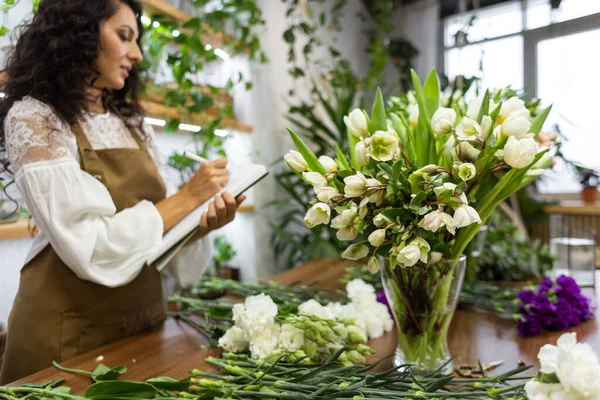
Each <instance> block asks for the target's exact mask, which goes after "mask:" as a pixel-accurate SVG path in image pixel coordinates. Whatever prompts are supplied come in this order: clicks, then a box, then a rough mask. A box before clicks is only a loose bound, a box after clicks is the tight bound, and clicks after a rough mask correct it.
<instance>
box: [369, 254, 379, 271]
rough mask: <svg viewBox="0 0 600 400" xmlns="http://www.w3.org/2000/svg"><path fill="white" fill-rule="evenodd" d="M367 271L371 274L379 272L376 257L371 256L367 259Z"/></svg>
mask: <svg viewBox="0 0 600 400" xmlns="http://www.w3.org/2000/svg"><path fill="white" fill-rule="evenodd" d="M367 269H368V270H369V272H370V273H372V274H376V273H377V272H379V260H378V259H377V257H375V256H372V257H371V258H369V262H368V263H367Z"/></svg>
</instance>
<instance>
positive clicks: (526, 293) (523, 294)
mask: <svg viewBox="0 0 600 400" xmlns="http://www.w3.org/2000/svg"><path fill="white" fill-rule="evenodd" d="M533 296H535V293H533V291H532V290H521V291H520V292H519V294H518V295H517V298H518V299H519V300H521V303H523V304H529V303H531V302H532V300H533Z"/></svg>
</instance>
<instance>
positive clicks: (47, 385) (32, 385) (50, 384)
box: [21, 378, 66, 389]
mask: <svg viewBox="0 0 600 400" xmlns="http://www.w3.org/2000/svg"><path fill="white" fill-rule="evenodd" d="M65 380H66V379H64V378H62V379H55V380H52V381H47V382H44V383H40V384H39V385H36V384H35V383H24V384H23V385H21V386H23V387H28V388H35V389H46V388H50V389H52V388H55V387H57V386H60V385H62V384H63V383H64V382H65Z"/></svg>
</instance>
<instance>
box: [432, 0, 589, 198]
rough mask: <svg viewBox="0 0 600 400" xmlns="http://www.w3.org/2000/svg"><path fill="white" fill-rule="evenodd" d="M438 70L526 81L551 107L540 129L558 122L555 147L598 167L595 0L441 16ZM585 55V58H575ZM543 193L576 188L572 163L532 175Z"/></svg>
mask: <svg viewBox="0 0 600 400" xmlns="http://www.w3.org/2000/svg"><path fill="white" fill-rule="evenodd" d="M443 23H444V50H443V52H444V54H443V55H444V72H445V73H446V75H447V76H448V77H449V78H450V79H454V78H455V77H456V76H458V75H464V76H467V77H471V76H476V77H478V78H480V80H481V81H480V83H479V84H480V86H481V87H488V88H498V87H504V86H511V87H512V88H513V89H517V90H521V89H526V90H527V91H528V92H529V95H531V96H532V97H533V96H536V97H540V98H542V99H543V100H544V101H545V102H546V103H547V104H550V103H552V104H553V109H552V113H551V115H550V118H549V119H548V121H547V124H546V126H545V127H544V129H546V130H549V129H551V127H552V126H553V125H554V124H558V126H559V127H560V129H561V132H562V133H563V134H564V136H565V137H566V138H567V141H566V142H565V143H564V145H563V154H564V155H565V157H567V158H568V159H570V160H571V161H573V162H576V163H578V164H580V165H583V166H585V167H588V168H594V169H600V158H599V157H598V156H597V155H596V149H598V148H600V135H598V134H597V133H596V132H595V130H594V129H595V126H594V118H595V114H596V113H597V110H598V108H599V107H600V102H599V101H598V100H597V98H598V95H597V93H600V81H598V80H597V79H595V76H596V75H597V71H599V70H600V51H598V50H596V49H597V43H599V42H600V1H597V0H594V1H590V0H562V2H561V4H560V8H558V9H556V10H552V9H551V6H550V1H549V0H523V1H512V2H508V3H504V4H502V5H500V6H495V7H488V8H485V9H482V10H478V11H475V12H471V13H466V14H461V15H456V16H452V17H449V18H447V19H445V20H444V22H443ZM582 60H585V62H582ZM540 190H541V191H542V192H545V193H560V192H563V193H564V192H577V191H579V190H580V186H579V183H578V182H577V179H576V177H575V174H574V171H573V170H572V169H570V168H568V167H567V166H566V165H564V164H562V163H559V164H558V165H557V166H556V167H555V168H554V171H553V172H550V173H547V176H545V177H544V179H543V180H542V181H541V182H540Z"/></svg>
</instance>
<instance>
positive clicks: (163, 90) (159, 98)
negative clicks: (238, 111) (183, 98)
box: [143, 82, 233, 108]
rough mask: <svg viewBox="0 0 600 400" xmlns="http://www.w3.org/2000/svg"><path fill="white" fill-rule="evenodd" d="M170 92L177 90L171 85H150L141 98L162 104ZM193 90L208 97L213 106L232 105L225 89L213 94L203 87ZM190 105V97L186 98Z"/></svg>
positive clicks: (196, 87)
mask: <svg viewBox="0 0 600 400" xmlns="http://www.w3.org/2000/svg"><path fill="white" fill-rule="evenodd" d="M170 90H177V85H176V84H175V83H174V82H172V83H163V84H160V85H156V84H150V85H148V86H146V89H145V91H144V94H143V97H144V98H145V99H146V100H149V101H153V102H155V103H162V102H163V100H164V98H165V96H166V95H167V93H168V92H169V91H170ZM194 90H195V91H196V92H197V93H202V94H203V95H205V96H209V97H211V98H212V99H213V101H214V106H215V107H218V108H221V107H223V106H226V105H233V98H232V97H231V95H230V94H229V93H228V92H227V91H226V90H225V89H218V90H217V91H215V93H213V90H212V89H211V88H210V87H208V86H205V85H196V86H195V87H194ZM188 101H189V102H190V104H191V103H192V99H191V96H190V97H189V98H188Z"/></svg>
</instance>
